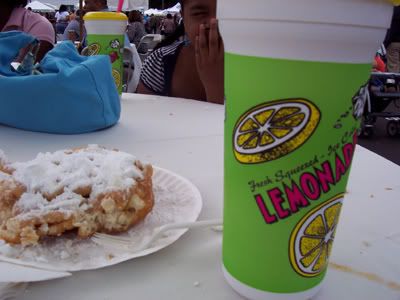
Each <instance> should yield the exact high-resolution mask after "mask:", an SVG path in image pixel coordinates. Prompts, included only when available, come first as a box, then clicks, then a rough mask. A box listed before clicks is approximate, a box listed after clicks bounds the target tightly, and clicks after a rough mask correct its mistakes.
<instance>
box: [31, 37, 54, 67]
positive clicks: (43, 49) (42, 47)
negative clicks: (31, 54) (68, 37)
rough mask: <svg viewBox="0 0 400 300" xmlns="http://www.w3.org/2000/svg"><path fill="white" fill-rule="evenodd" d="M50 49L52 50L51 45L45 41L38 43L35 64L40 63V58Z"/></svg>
mask: <svg viewBox="0 0 400 300" xmlns="http://www.w3.org/2000/svg"><path fill="white" fill-rule="evenodd" d="M51 49H53V44H51V43H49V42H47V41H40V45H39V50H38V52H37V54H36V61H35V62H40V61H41V60H42V58H43V57H44V56H45V55H46V53H47V52H49V51H50V50H51Z"/></svg>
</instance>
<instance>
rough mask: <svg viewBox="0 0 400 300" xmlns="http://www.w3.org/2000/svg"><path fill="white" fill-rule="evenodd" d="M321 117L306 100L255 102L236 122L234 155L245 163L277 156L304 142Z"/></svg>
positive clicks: (268, 159)
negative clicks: (256, 104) (254, 105)
mask: <svg viewBox="0 0 400 300" xmlns="http://www.w3.org/2000/svg"><path fill="white" fill-rule="evenodd" d="M320 118H321V113H320V111H319V110H318V108H317V107H316V106H315V105H314V104H313V103H311V102H310V101H308V100H305V99H288V100H279V101H272V102H268V103H264V104H261V105H258V106H256V107H254V108H252V109H251V110H249V111H247V112H246V113H245V114H243V115H242V116H241V117H240V118H239V120H238V122H237V123H236V126H235V129H234V134H233V146H234V154H235V157H236V159H237V160H238V161H239V162H241V163H244V164H256V163H262V162H267V161H271V160H274V159H278V158H280V157H282V156H284V155H286V154H288V153H291V152H293V151H294V150H296V149H297V148H299V147H300V146H301V145H303V144H304V143H305V141H306V140H307V139H308V138H309V137H310V136H311V135H312V134H313V132H314V131H315V129H316V128H317V126H318V123H319V120H320Z"/></svg>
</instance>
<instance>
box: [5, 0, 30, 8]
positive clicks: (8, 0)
mask: <svg viewBox="0 0 400 300" xmlns="http://www.w3.org/2000/svg"><path fill="white" fill-rule="evenodd" d="M3 1H4V2H5V5H7V6H9V7H19V6H22V7H25V6H26V5H27V4H28V0H3Z"/></svg>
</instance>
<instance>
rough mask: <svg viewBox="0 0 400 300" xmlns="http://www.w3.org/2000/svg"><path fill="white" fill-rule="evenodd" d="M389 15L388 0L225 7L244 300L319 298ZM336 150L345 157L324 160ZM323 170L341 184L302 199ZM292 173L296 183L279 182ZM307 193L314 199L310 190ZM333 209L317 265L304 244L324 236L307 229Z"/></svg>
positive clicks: (232, 202) (231, 227)
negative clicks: (365, 93)
mask: <svg viewBox="0 0 400 300" xmlns="http://www.w3.org/2000/svg"><path fill="white" fill-rule="evenodd" d="M392 9H393V8H392V5H391V3H389V2H388V1H384V0H330V1H327V0H295V1H293V0H292V1H288V0H247V1H243V0H218V2H217V18H218V19H219V27H220V32H221V35H222V38H223V41H224V46H225V52H226V54H225V93H226V119H225V176H224V180H225V185H224V186H225V193H224V194H225V195H224V198H225V203H224V241H223V271H224V276H225V278H226V280H227V282H228V283H229V284H230V285H231V286H232V287H233V288H234V289H235V290H236V291H237V292H238V293H240V294H241V295H243V296H244V297H246V298H248V299H254V300H255V299H257V300H264V299H265V300H289V299H293V300H294V299H295V300H302V299H309V298H311V297H313V296H314V295H315V294H316V293H317V292H318V291H319V289H320V287H321V285H322V283H323V279H324V276H325V273H326V269H327V266H328V261H329V260H328V258H329V254H330V251H331V249H332V244H333V238H334V236H335V234H336V233H335V232H336V225H337V220H338V216H339V213H340V208H341V205H342V202H343V197H344V192H345V187H346V184H347V179H348V174H349V170H350V165H351V158H352V155H353V154H354V147H355V144H356V135H355V134H354V133H355V131H356V128H357V123H359V122H360V115H359V114H357V113H355V111H356V109H355V107H360V101H361V102H362V98H363V91H365V84H366V82H367V79H368V75H369V74H368V71H369V70H370V65H371V62H372V59H373V55H374V53H375V51H376V50H377V49H378V48H379V45H380V43H381V42H382V40H383V39H384V37H385V33H386V30H387V28H388V27H389V24H390V20H391V14H392ZM360 87H361V89H360ZM359 89H360V91H359V92H357V91H358V90H359ZM360 99H361V100H360ZM361 104H362V103H361ZM300 106H302V107H308V108H305V110H304V111H303V112H302V113H301V114H303V115H304V116H311V117H310V119H309V120H311V121H306V120H307V117H304V116H303V117H302V116H300V115H301V114H300V113H296V110H298V109H299V108H296V107H300ZM285 107H286V108H285ZM285 109H286V111H285V112H284V110H285ZM290 110H292V112H290ZM279 111H280V112H282V113H283V112H284V114H286V115H285V116H284V117H279V118H280V119H281V121H279V118H278V117H277V118H276V119H275V121H274V119H273V118H274V117H270V116H271V112H273V113H274V114H275V113H276V112H279ZM296 114H298V115H297V116H295V115H296ZM272 116H273V115H272ZM292 116H294V117H293V119H290V118H292ZM296 117H297V118H299V117H300V118H302V119H301V120H303V121H304V122H305V123H304V124H308V125H304V127H303V128H305V129H304V130H303V129H301V130H300V129H299V131H298V132H299V134H298V135H297V136H296V135H295V134H294V133H293V134H292V136H290V134H288V133H285V132H283V133H282V130H281V133H280V134H281V136H280V137H279V134H278V133H275V134H277V135H275V136H274V137H275V138H276V137H278V138H276V139H275V142H274V143H271V145H272V146H271V147H273V150H271V149H269V148H268V147H269V146H268V143H269V141H268V140H266V139H265V136H263V135H262V134H266V133H269V134H270V136H271V135H273V131H271V130H270V128H272V127H273V126H277V125H274V122H276V124H278V123H279V122H281V124H283V122H284V120H287V121H288V122H287V123H286V124H288V125H287V126H293V127H292V128H294V131H293V130H292V132H295V130H296V128H297V129H298V128H300V126H303V125H301V124H300V123H296V119H295V118H296ZM267 118H270V119H267ZM285 118H286V119H285ZM271 120H272V121H271ZM282 120H283V121H282ZM292 121H293V122H292ZM265 122H267V123H265ZM268 122H270V123H268ZM299 124H300V125H299ZM271 126H272V127H271ZM280 126H281V128H282V127H284V125H280ZM285 126H286V125H285ZM275 128H277V127H275ZM273 130H277V129H273ZM284 130H285V129H284ZM246 135H247V136H246ZM282 136H285V137H283V138H282ZM262 137H263V138H264V141H263V140H262ZM279 138H281V140H283V142H282V144H284V145H283V146H280V145H279V143H276V141H277V140H279ZM285 139H286V140H290V141H292V142H291V143H290V142H288V141H285ZM262 143H264V144H262ZM275 144H276V146H275ZM265 145H267V146H265ZM332 145H334V146H335V147H336V146H337V153H334V151H328V149H331V148H332ZM329 147H331V148H329ZM260 149H261V150H260ZM349 149H350V150H349ZM257 151H259V152H257ZM283 152H284V153H283ZM249 153H250V154H249ZM335 155H338V156H337V157H336V159H335ZM343 161H346V163H345V164H344V163H342V162H343ZM323 162H325V164H322V163H323ZM335 163H336V165H335ZM327 164H329V166H330V167H331V168H332V169H331V170H333V172H336V173H340V174H336V177H335V178H336V179H335V182H333V183H332V184H328V185H327V182H326V181H325V183H324V188H323V191H322V188H320V187H317V186H315V185H314V186H313V187H312V188H313V189H314V190H316V189H319V190H321V193H320V194H319V195H318V196H317V197H316V198H313V199H309V198H307V197H306V196H304V198H300V197H303V196H302V195H303V194H304V191H303V190H300V189H301V185H300V183H301V182H302V183H304V182H307V181H306V180H307V179H312V181H308V182H312V183H317V184H318V181H317V180H318V179H320V178H322V177H317V175H316V172H317V171H316V168H317V169H318V170H319V172H320V170H321V167H322V166H325V167H326V166H327ZM340 164H342V165H340ZM344 165H346V167H344ZM335 167H336V169H335ZM291 170H295V171H293V173H291V175H290V176H291V177H290V178H289V177H287V178H283V177H282V176H281V175H282V174H285V172H288V171H291ZM324 170H325V171H327V170H328V168H326V169H324ZM328 171H329V170H328ZM328 171H327V172H328ZM306 173H307V174H306ZM342 173H343V174H342ZM319 174H320V173H319ZM303 175H304V176H303ZM307 176H308V177H307ZM302 180H303V181H302ZM323 180H326V179H323ZM304 186H305V188H304ZM287 187H289V188H293V187H297V190H296V191H297V194H296V195H297V197H298V198H297V202H294V201H292V202H290V198H289V197H290V196H289V194H288V192H287ZM303 188H304V189H308V194H312V193H311V192H312V190H311V189H310V186H306V185H304V184H303ZM293 191H294V189H293ZM293 195H294V194H293V193H292V196H293ZM304 195H305V194H304ZM310 197H313V195H311V196H310ZM331 207H335V209H336V212H335V222H334V223H332V224H333V225H332V224H331V225H329V228H327V229H326V235H325V237H324V238H323V239H322V241H321V243H324V244H323V247H324V248H322V246H320V245H322V244H318V245H317V246H315V248H314V249H317V248H318V249H321V250H320V251H321V252H320V254H319V255H320V256H315V258H314V257H313V256H312V255H314V254H313V253H314V249H313V248H312V247H314V246H312V247H311V246H307V245H306V242H302V241H303V240H302V239H303V237H305V238H308V237H307V234H306V233H307V230H311V231H312V230H316V229H317V225H315V226H314V225H313V226H314V227H313V226H309V225H308V224H317V221H315V220H317V216H319V215H318V214H319V213H320V212H321V211H322V212H323V213H325V212H326V211H329V209H330V208H331ZM331 212H332V210H331ZM307 222H308V223H307ZM307 226H309V227H307ZM325 227H327V226H325ZM310 228H311V229H310ZM328 229H329V230H328ZM324 234H325V233H324ZM304 241H306V240H304ZM307 242H308V241H307ZM308 243H309V244H308V245H312V242H308ZM328 243H329V244H328ZM309 247H311V248H309ZM315 251H317V250H315ZM326 253H328V254H326ZM322 254H323V255H324V257H325V259H324V260H323V261H322V260H320V257H321V255H322ZM310 257H311V258H312V259H313V260H312V264H311V263H310V262H309V261H307V259H308V258H310ZM304 258H305V259H304ZM311 258H310V261H311Z"/></svg>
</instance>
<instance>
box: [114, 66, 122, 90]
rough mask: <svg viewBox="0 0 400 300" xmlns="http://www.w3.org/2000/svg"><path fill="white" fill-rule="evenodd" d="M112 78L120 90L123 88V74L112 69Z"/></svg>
mask: <svg viewBox="0 0 400 300" xmlns="http://www.w3.org/2000/svg"><path fill="white" fill-rule="evenodd" d="M112 76H113V78H114V81H115V85H116V86H117V88H119V87H120V86H121V74H120V73H119V72H118V71H117V70H115V69H112Z"/></svg>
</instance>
